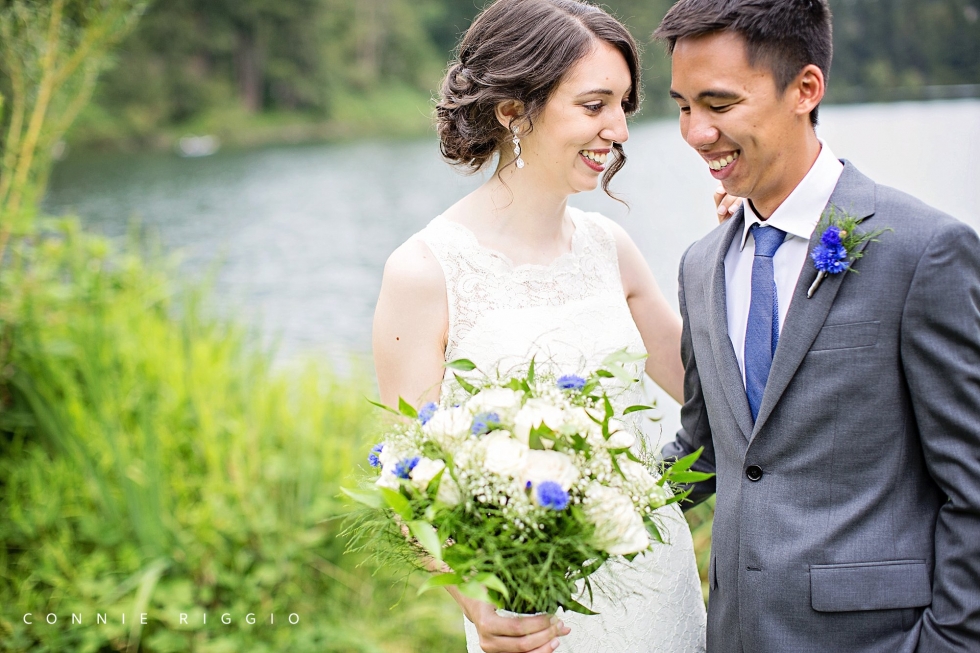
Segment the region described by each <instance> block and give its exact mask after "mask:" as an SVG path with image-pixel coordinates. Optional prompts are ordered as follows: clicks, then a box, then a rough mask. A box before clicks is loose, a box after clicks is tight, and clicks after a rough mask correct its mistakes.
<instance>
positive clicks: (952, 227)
mask: <svg viewBox="0 0 980 653" xmlns="http://www.w3.org/2000/svg"><path fill="white" fill-rule="evenodd" d="M830 203H831V204H832V205H834V206H835V207H837V208H838V209H839V210H843V211H847V212H849V213H850V214H852V215H856V216H858V217H861V218H864V222H863V223H862V225H863V228H864V229H865V230H867V231H871V230H873V229H880V228H890V229H892V230H893V231H890V232H887V233H885V234H883V235H882V236H881V237H880V240H879V242H872V243H869V244H867V245H866V247H865V248H864V254H865V256H864V258H862V259H861V260H859V261H858V262H857V263H856V265H855V270H856V272H847V273H843V274H839V275H835V276H830V277H828V278H827V279H826V280H825V281H824V282H823V285H822V286H820V288H819V289H818V290H817V292H816V294H814V296H813V297H812V298H811V299H808V298H807V296H806V292H807V289H808V288H809V287H810V284H811V283H812V282H813V280H814V278H815V277H816V270H815V269H814V267H813V265H812V261H811V260H810V259H809V258H808V259H807V264H806V265H805V266H804V268H803V272H802V275H801V276H800V280H799V283H798V285H797V286H796V291H795V293H794V295H793V300H792V303H791V305H790V308H789V314H788V315H787V317H786V321H785V323H784V325H783V329H782V334H781V336H780V339H779V345H778V347H777V349H776V353H775V356H774V359H773V364H772V370H771V373H770V376H769V382H768V385H767V386H766V390H765V395H764V397H763V400H762V406H761V408H760V411H759V416H758V420H757V421H756V422H755V423H754V424H753V423H752V416H751V413H750V412H749V405H748V401H747V399H746V396H745V388H744V386H743V383H742V377H741V374H740V372H739V368H738V363H737V361H736V359H735V352H734V350H733V348H732V343H731V340H730V339H729V336H728V327H727V318H726V308H725V268H724V259H725V254H726V252H727V251H728V248H729V244H730V243H731V241H732V239H733V238H734V237H736V234H740V233H741V230H742V222H743V221H742V217H741V214H738V215H736V216H735V217H734V218H733V219H732V220H729V221H728V223H726V224H724V225H722V226H720V227H718V228H717V229H715V230H714V231H713V232H711V233H710V234H708V236H706V237H705V238H704V239H702V240H701V241H699V242H697V243H695V244H694V245H692V246H691V248H690V249H689V250H688V251H687V252H686V253H685V255H684V258H683V260H682V261H681V269H680V306H681V313H682V316H683V318H684V331H683V339H682V356H683V358H684V364H685V366H686V380H685V403H684V406H683V408H682V412H681V422H682V427H683V428H682V429H681V431H680V432H679V433H678V436H677V440H676V442H674V443H672V444H670V445H668V446H667V447H666V448H665V449H664V455H665V457H666V458H671V457H676V456H681V455H684V454H687V453H689V452H691V451H694V450H695V449H697V448H698V447H704V448H705V452H704V455H703V457H702V459H701V461H700V462H699V464H698V465H697V466H696V468H697V469H701V470H704V471H712V472H715V473H716V474H717V476H716V477H715V478H714V479H712V480H711V481H708V482H706V483H702V484H699V486H697V487H695V498H701V499H703V498H706V497H707V496H709V495H710V494H711V493H713V492H715V491H716V490H717V503H716V508H715V520H714V530H713V547H712V553H711V567H710V571H709V582H710V589H711V595H710V600H709V604H708V651H709V653H729V652H732V653H735V652H737V653H802V652H806V651H813V652H814V653H842V652H851V651H853V652H858V651H860V652H862V653H872V652H875V653H877V652H880V653H898V652H907V653H911V652H913V651H920V652H921V653H934V652H935V653H939V652H941V651H942V652H945V651H950V652H952V651H960V652H962V651H980V239H978V237H977V234H976V232H974V231H973V230H972V229H971V228H969V227H968V226H966V225H964V224H962V223H960V222H957V221H956V220H954V219H953V218H951V217H949V216H947V215H945V214H943V213H940V212H939V211H937V210H935V209H933V208H930V207H929V206H926V205H925V204H923V203H922V202H920V201H918V200H916V199H914V198H912V197H910V196H908V195H905V194H903V193H900V192H898V191H896V190H893V189H890V188H886V187H883V186H878V185H876V184H875V183H874V182H873V181H871V180H870V179H868V178H867V177H865V176H864V175H862V174H861V173H860V172H858V171H857V170H856V169H855V168H854V166H852V165H851V164H849V163H846V162H845V168H844V171H843V174H842V175H841V178H840V181H839V182H838V184H837V187H836V189H835V191H834V193H833V195H832V196H831V199H830ZM818 239H819V233H815V234H814V237H813V238H812V239H811V242H810V247H811V249H812V247H813V245H814V244H815V243H816V242H817V241H818Z"/></svg>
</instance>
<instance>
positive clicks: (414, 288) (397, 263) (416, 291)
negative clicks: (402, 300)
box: [382, 237, 446, 299]
mask: <svg viewBox="0 0 980 653" xmlns="http://www.w3.org/2000/svg"><path fill="white" fill-rule="evenodd" d="M386 291H390V292H393V293H395V294H396V295H401V294H408V295H409V296H412V297H414V298H415V299H421V298H441V297H443V296H444V295H445V292H446V280H445V276H444V275H443V272H442V266H441V265H440V264H439V260H438V259H437V258H436V256H435V254H433V253H432V250H431V249H429V246H428V245H426V244H425V242H424V241H423V240H422V239H420V238H416V237H413V238H409V239H408V240H406V241H405V242H404V243H402V244H401V245H400V246H399V247H398V249H396V250H395V251H394V252H392V253H391V255H390V256H389V257H388V260H387V262H385V268H384V278H383V280H382V293H385V292H386Z"/></svg>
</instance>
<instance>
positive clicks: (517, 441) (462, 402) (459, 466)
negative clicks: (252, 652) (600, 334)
mask: <svg viewBox="0 0 980 653" xmlns="http://www.w3.org/2000/svg"><path fill="white" fill-rule="evenodd" d="M642 358H644V357H641V356H635V355H632V354H629V353H628V352H625V351H622V352H617V353H615V354H613V355H611V356H609V357H607V358H606V359H605V360H604V361H603V364H602V365H601V366H600V367H599V369H597V370H595V371H594V372H592V373H591V374H589V375H587V376H585V377H582V376H577V375H563V376H557V375H555V374H551V373H546V374H543V373H540V372H538V371H536V369H535V361H534V360H532V361H531V362H530V364H529V365H528V366H527V369H526V371H525V372H524V373H523V374H519V375H513V376H507V377H504V378H490V377H489V376H486V375H484V374H482V373H480V372H479V370H476V369H475V368H476V366H475V365H474V364H473V363H472V362H471V361H468V360H457V361H453V362H451V363H448V364H447V366H448V367H450V368H451V369H453V370H454V371H455V376H456V380H457V382H458V385H459V387H460V388H461V389H462V391H463V396H462V397H450V398H446V399H444V402H443V406H441V407H440V406H436V405H435V404H432V403H430V404H426V405H425V406H423V407H422V408H421V409H420V410H416V409H415V408H414V407H412V406H411V405H409V404H408V403H407V402H405V401H404V400H400V401H399V407H398V409H394V408H388V407H386V406H382V408H385V409H387V410H388V411H390V412H392V413H394V414H396V415H398V416H399V420H398V421H395V422H394V424H393V425H392V426H391V428H390V429H389V431H388V433H387V434H386V437H385V441H384V442H383V443H382V444H379V445H376V446H375V447H374V448H373V449H372V452H371V455H370V456H369V462H370V463H371V465H372V466H373V467H376V468H378V469H379V470H380V475H375V476H374V477H373V478H372V480H374V482H373V483H366V484H365V485H364V486H363V487H361V488H359V489H356V490H353V489H345V490H344V491H345V492H346V493H347V494H348V496H350V497H351V498H352V499H354V500H355V501H357V502H359V503H360V504H362V505H363V506H364V508H363V509H361V510H358V511H357V512H355V513H353V514H352V516H351V517H350V520H349V522H348V524H347V528H346V530H345V534H346V535H347V536H348V537H349V538H350V546H349V550H351V551H367V552H369V553H371V554H372V555H374V556H375V557H376V558H377V559H378V560H379V561H381V562H382V563H388V564H392V563H394V564H397V565H408V566H412V567H415V568H420V569H426V570H429V571H435V572H437V573H436V574H435V575H432V576H431V577H429V578H428V579H427V580H426V581H425V582H424V583H423V584H422V586H421V587H420V588H419V593H420V594H421V593H423V592H425V591H427V590H430V589H433V588H436V587H443V586H450V585H452V586H456V587H458V588H459V591H460V592H462V593H463V594H464V595H467V596H470V597H473V598H477V599H480V600H484V601H487V602H490V603H493V604H495V605H496V606H497V607H499V608H504V609H507V610H510V611H513V612H517V613H537V612H548V613H554V612H555V611H556V610H557V609H558V608H559V607H561V608H564V609H565V610H571V611H575V612H580V613H584V614H591V611H590V609H589V607H588V606H587V604H588V603H590V602H591V598H592V593H593V592H594V591H595V590H599V591H603V590H607V589H609V588H603V587H594V585H595V583H594V582H593V579H592V575H593V574H594V573H595V572H596V571H598V570H599V568H600V567H602V565H603V564H604V563H606V561H607V560H609V558H610V557H612V556H619V555H621V556H623V557H625V558H626V559H627V560H632V559H633V558H634V557H635V556H636V555H638V554H639V553H640V552H642V551H646V550H648V549H650V548H651V547H653V546H669V543H665V542H664V541H663V538H662V536H661V531H660V529H659V528H658V524H657V522H658V519H659V518H660V516H659V515H658V514H657V510H658V509H660V508H663V507H664V506H666V505H669V504H672V503H676V502H678V501H681V500H683V499H684V498H685V497H686V496H687V493H686V492H676V493H675V492H673V491H672V486H674V485H680V484H685V483H694V482H697V481H701V480H705V479H707V478H709V477H710V475H708V474H703V473H700V472H695V471H691V466H692V464H693V463H694V462H695V461H696V460H697V457H698V456H699V455H700V452H696V453H695V454H692V455H691V456H688V457H687V458H684V459H681V460H679V461H677V462H676V463H674V464H673V465H672V466H671V467H669V468H667V469H663V468H662V467H661V466H660V465H658V464H656V463H655V462H654V460H653V457H652V456H651V455H650V453H649V452H647V451H645V449H644V447H643V440H642V438H638V437H637V433H636V426H635V423H634V421H635V418H634V417H629V416H630V415H632V414H633V413H638V412H641V411H645V410H649V409H651V408H652V407H651V406H647V405H632V406H629V407H627V408H625V409H623V410H622V411H621V412H619V411H617V410H616V409H614V404H615V403H619V402H620V401H621V397H618V396H617V395H618V394H620V393H622V392H624V391H626V390H628V389H629V388H630V387H631V386H632V385H633V384H635V383H637V382H638V381H637V378H636V375H637V369H636V364H637V363H639V361H641V360H642ZM457 399H459V401H458V403H455V404H454V402H456V400H457ZM583 588H584V591H585V594H584V595H583V594H582V593H581V592H582V590H583ZM583 596H587V597H588V600H584V601H583V600H582V599H583Z"/></svg>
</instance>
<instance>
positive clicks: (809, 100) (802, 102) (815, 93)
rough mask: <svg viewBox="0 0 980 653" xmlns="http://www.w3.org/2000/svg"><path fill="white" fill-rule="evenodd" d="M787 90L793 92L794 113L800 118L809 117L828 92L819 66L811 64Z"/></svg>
mask: <svg viewBox="0 0 980 653" xmlns="http://www.w3.org/2000/svg"><path fill="white" fill-rule="evenodd" d="M786 90H787V91H792V92H793V103H794V107H793V110H794V112H795V113H796V114H797V115H799V116H809V115H810V113H811V112H812V111H813V110H814V109H816V108H817V105H819V104H820V102H821V101H822V100H823V96H824V94H825V93H826V92H827V81H826V80H825V79H824V76H823V71H822V70H820V67H819V66H817V65H815V64H809V65H807V66H805V67H804V68H803V70H801V71H800V74H799V75H797V76H796V79H794V80H793V81H792V82H791V83H790V85H789V88H787V89H786Z"/></svg>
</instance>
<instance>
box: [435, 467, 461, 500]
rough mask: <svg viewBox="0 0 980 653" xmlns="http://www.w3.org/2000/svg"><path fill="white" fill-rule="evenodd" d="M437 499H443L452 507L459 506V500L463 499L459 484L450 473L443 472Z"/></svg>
mask: <svg viewBox="0 0 980 653" xmlns="http://www.w3.org/2000/svg"><path fill="white" fill-rule="evenodd" d="M436 500H437V501H441V502H442V503H444V504H446V505H447V506H449V507H450V508H452V507H453V506H458V505H459V502H460V501H462V500H463V496H462V495H461V494H460V492H459V486H458V485H456V481H454V480H453V477H452V476H450V475H449V474H443V475H442V478H441V479H439V491H438V492H436Z"/></svg>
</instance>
